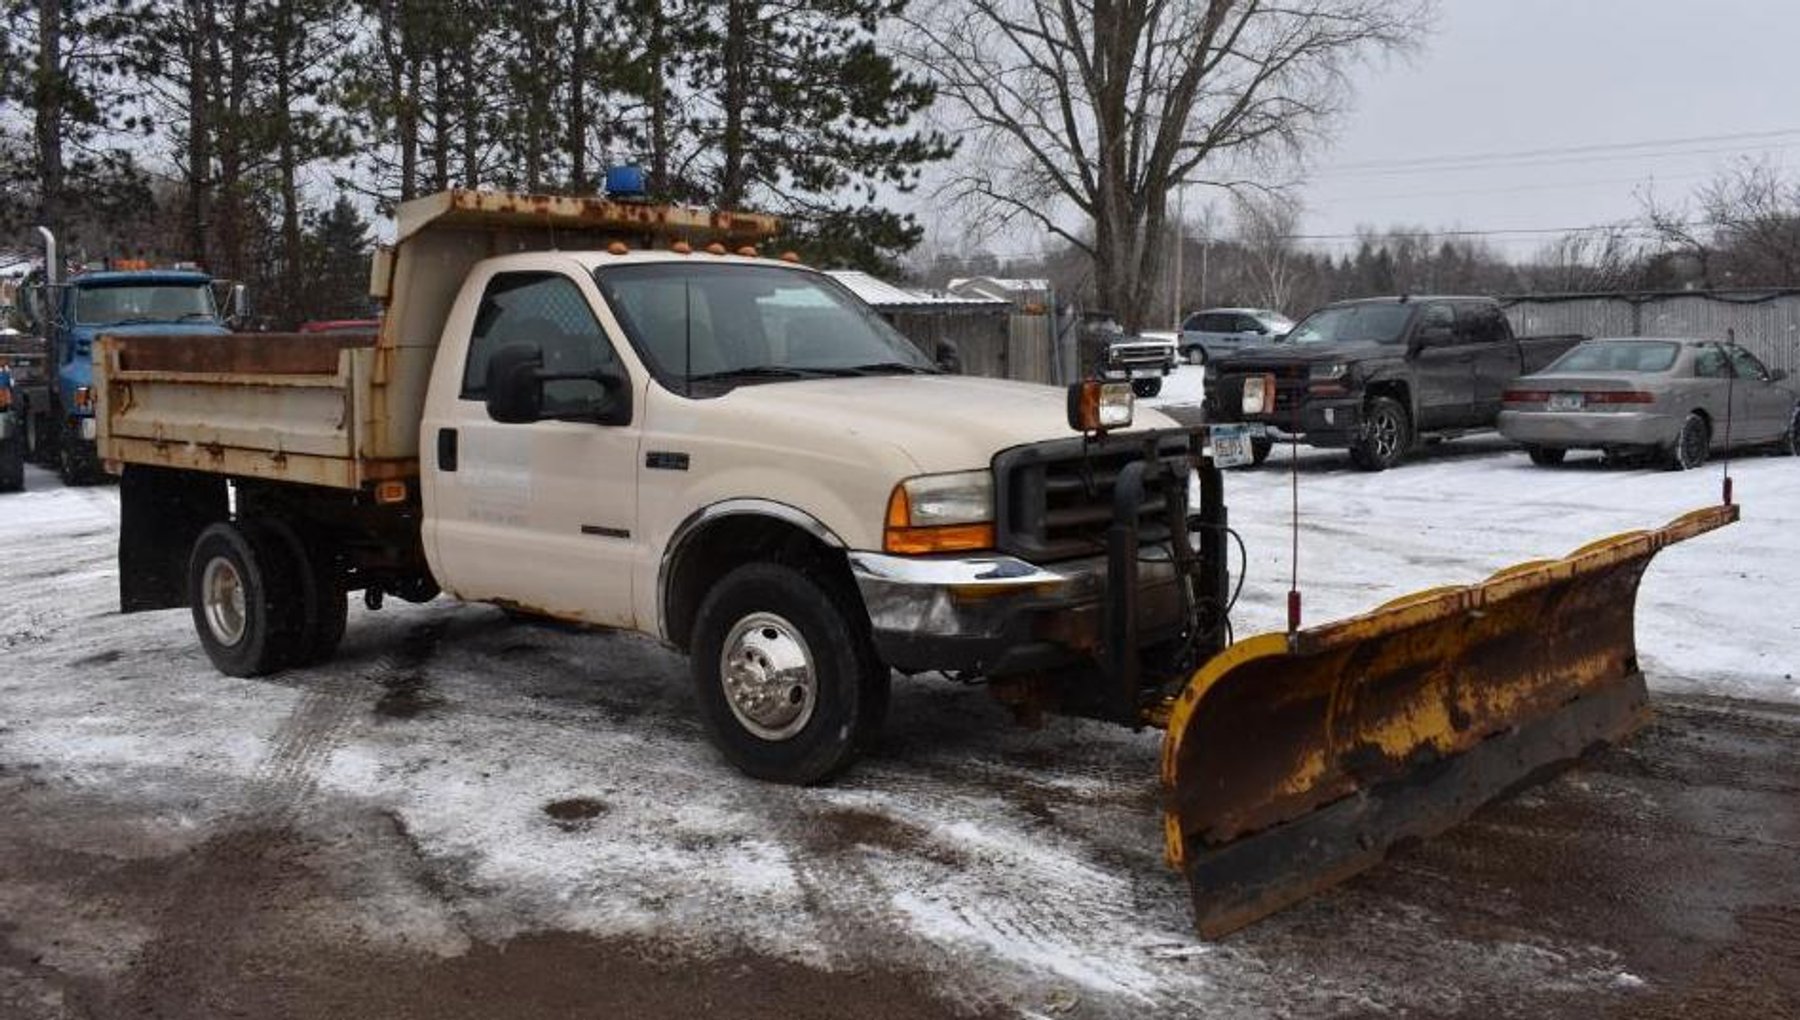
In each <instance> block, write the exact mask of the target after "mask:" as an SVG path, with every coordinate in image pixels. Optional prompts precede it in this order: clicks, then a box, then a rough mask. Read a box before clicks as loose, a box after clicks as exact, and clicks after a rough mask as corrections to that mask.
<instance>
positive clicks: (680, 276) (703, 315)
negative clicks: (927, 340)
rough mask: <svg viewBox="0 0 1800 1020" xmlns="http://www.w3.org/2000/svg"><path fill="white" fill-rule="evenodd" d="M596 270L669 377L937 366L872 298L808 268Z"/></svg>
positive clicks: (630, 329)
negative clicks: (871, 304)
mask: <svg viewBox="0 0 1800 1020" xmlns="http://www.w3.org/2000/svg"><path fill="white" fill-rule="evenodd" d="M594 278H595V279H596V280H598V281H599V283H600V289H601V290H602V291H603V292H605V294H606V300H607V302H608V303H609V304H610V305H611V306H612V309H613V311H614V313H615V314H617V315H618V317H619V320H620V323H621V324H622V325H623V326H624V327H625V331H626V333H627V334H629V335H630V337H631V341H632V344H633V345H634V346H635V347H636V348H637V350H638V353H639V354H640V355H642V356H643V358H644V360H645V361H646V362H648V363H649V365H650V369H651V371H653V372H655V373H656V375H657V377H658V378H659V379H662V380H663V381H664V382H665V383H679V382H680V381H681V380H683V379H686V378H692V379H693V380H694V381H705V380H708V379H721V378H724V377H728V376H729V377H734V378H735V379H737V380H744V379H757V380H763V379H783V378H805V377H808V376H815V375H862V374H872V373H875V372H890V371H891V372H905V373H910V372H933V371H936V368H935V367H934V366H933V364H932V363H931V361H930V360H928V359H927V358H926V357H925V355H923V354H922V353H920V352H919V350H918V348H916V347H914V346H913V345H912V342H911V341H909V340H907V339H906V337H904V336H902V335H901V334H900V333H899V332H898V331H897V330H895V329H894V328H893V327H892V326H890V325H888V324H887V323H886V322H884V321H883V320H882V319H881V318H880V317H879V316H878V315H876V314H875V312H874V311H873V310H871V309H870V308H869V307H868V306H867V305H865V304H863V303H862V302H861V301H859V300H857V298H856V297H855V296H853V295H852V294H851V293H850V292H849V291H847V290H845V289H844V288H843V287H842V286H841V285H839V284H838V283H836V282H835V281H833V280H831V279H830V278H829V277H824V276H820V275H819V274H817V273H814V272H810V271H807V270H803V269H786V268H782V267H778V266H753V265H744V264H741V263H740V264H731V263H726V264H723V265H710V266H709V265H705V264H695V263H694V262H658V263H647V264H642V265H628V266H607V267H604V268H601V269H598V270H596V271H595V273H594Z"/></svg>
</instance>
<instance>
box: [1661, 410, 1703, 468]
mask: <svg viewBox="0 0 1800 1020" xmlns="http://www.w3.org/2000/svg"><path fill="white" fill-rule="evenodd" d="M1711 446H1712V427H1711V426H1710V425H1708V424H1707V423H1706V416H1705V415H1702V414H1700V413H1699V412H1698V411H1695V412H1692V413H1690V414H1689V415H1688V416H1687V419H1686V420H1685V421H1683V422H1682V423H1681V431H1680V432H1677V433H1676V434H1675V444H1674V445H1673V446H1671V447H1670V448H1669V451H1668V461H1669V467H1670V468H1672V469H1674V470H1676V471H1689V470H1692V469H1694V468H1697V467H1699V466H1700V465H1702V464H1704V463H1706V455H1707V452H1708V451H1709V449H1710V448H1711Z"/></svg>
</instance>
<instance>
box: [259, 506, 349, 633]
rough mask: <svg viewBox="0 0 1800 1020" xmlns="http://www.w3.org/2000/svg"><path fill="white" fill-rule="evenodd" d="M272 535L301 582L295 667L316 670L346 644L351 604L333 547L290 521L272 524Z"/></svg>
mask: <svg viewBox="0 0 1800 1020" xmlns="http://www.w3.org/2000/svg"><path fill="white" fill-rule="evenodd" d="M268 527H269V531H270V533H271V534H273V535H275V536H276V537H278V538H279V539H280V540H281V545H282V547H283V548H285V549H286V550H287V553H288V563H287V566H289V567H291V568H292V570H293V573H292V577H293V579H294V580H295V581H296V582H297V585H298V589H299V593H298V605H299V607H300V615H299V620H298V623H299V626H298V629H297V630H296V632H295V634H294V639H293V646H292V648H291V649H290V651H291V655H290V661H289V662H288V663H287V665H292V666H301V667H305V666H316V665H318V664H319V663H321V662H325V661H327V660H329V659H330V658H331V657H332V656H333V655H335V654H336V653H337V648H338V645H339V644H340V643H341V642H342V641H343V640H344V624H345V621H346V619H347V617H348V614H349V600H348V599H347V598H346V596H345V594H344V583H343V578H342V576H341V574H340V573H339V572H338V569H337V558H336V556H334V555H333V553H332V550H331V547H330V546H329V545H328V544H327V543H325V542H323V541H320V540H318V539H317V538H314V537H311V536H309V535H308V534H307V533H305V532H303V531H302V530H300V529H296V528H295V527H294V526H293V525H291V524H288V523H287V522H286V521H276V522H273V523H272V524H270V525H269V526H268Z"/></svg>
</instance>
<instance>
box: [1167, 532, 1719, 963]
mask: <svg viewBox="0 0 1800 1020" xmlns="http://www.w3.org/2000/svg"><path fill="white" fill-rule="evenodd" d="M1737 517H1738V509H1737V507H1736V506H1733V505H1723V506H1717V507H1710V508H1707V509H1704V510H1697V511H1694V512H1692V513H1689V514H1687V515H1685V516H1683V517H1680V518H1678V519H1677V520H1675V521H1673V522H1672V523H1670V524H1669V525H1668V526H1666V527H1663V528H1659V529H1656V530H1654V531H1639V532H1630V533H1627V534H1623V535H1618V536H1615V537H1613V538H1608V539H1605V540H1603V541H1600V542H1596V543H1594V544H1592V545H1589V546H1586V547H1584V548H1582V549H1581V550H1579V551H1577V552H1575V553H1574V554H1572V555H1570V556H1569V557H1567V558H1566V559H1561V560H1544V561H1538V562H1533V563H1525V564H1521V565H1518V566H1515V567H1510V568H1508V569H1506V570H1503V571H1501V572H1500V573H1498V574H1495V575H1494V576H1493V577H1491V578H1489V579H1488V580H1486V581H1483V582H1481V583H1479V584H1475V585H1470V586H1468V587H1455V588H1438V589H1433V590H1430V591H1425V592H1420V593H1418V594H1415V595H1409V596H1406V597H1405V598H1402V599H1398V600H1395V601H1394V602H1390V603H1388V604H1387V605H1385V606H1382V607H1381V608H1379V609H1377V610H1375V611H1374V612H1371V613H1367V614H1364V615H1362V616H1357V617H1352V618H1350V619H1347V620H1341V621H1338V622H1335V623H1330V624H1326V625H1324V626H1320V627H1315V628H1311V629H1308V630H1303V631H1300V632H1298V633H1297V634H1294V635H1292V636H1291V637H1290V636H1289V635H1287V634H1265V635H1261V636H1258V637H1253V638H1249V639H1247V640H1245V641H1241V642H1238V643H1237V644H1235V645H1233V646H1231V647H1230V648H1228V649H1226V650H1225V651H1224V652H1222V653H1220V654H1219V655H1218V656H1216V657H1215V658H1213V659H1212V660H1211V661H1209V662H1207V663H1206V664H1205V665H1204V666H1202V667H1201V668H1200V669H1199V670H1198V671H1197V672H1196V673H1195V674H1194V676H1193V677H1192V678H1191V679H1190V680H1189V681H1188V683H1187V686H1186V687H1185V688H1184V689H1183V690H1182V692H1181V694H1180V695H1179V696H1178V697H1177V698H1176V699H1175V701H1174V703H1173V705H1172V707H1171V709H1170V712H1169V716H1168V733H1167V734H1166V736H1165V737H1164V740H1163V752H1162V781H1163V798H1164V819H1163V821H1164V833H1165V838H1166V852H1167V856H1168V860H1169V863H1170V865H1171V866H1173V867H1175V868H1176V869H1177V870H1179V871H1181V872H1182V873H1183V874H1184V875H1186V877H1187V880H1188V885H1189V887H1190V889H1191V890H1192V894H1193V901H1194V918H1195V922H1196V925H1197V927H1198V928H1199V931H1200V934H1201V935H1203V936H1205V937H1208V938H1213V937H1217V936H1220V935H1224V934H1226V933H1229V932H1231V931H1234V930H1236V929H1238V928H1241V927H1243V926H1244V925H1246V924H1249V923H1250V922H1252V921H1255V920H1257V919H1258V918H1261V917H1264V916H1266V915H1268V914H1270V913H1272V912H1274V911H1276V910H1279V909H1281V908H1282V907H1284V906H1287V905H1288V904H1291V903H1293V902H1295V901H1297V900H1299V899H1302V898H1304V897H1306V896H1308V895H1310V894H1312V893H1313V892H1316V891H1318V890H1320V889H1323V888H1326V887H1328V886H1331V885H1333V884H1335V883H1337V882H1340V881H1342V880H1344V879H1345V878H1348V877H1350V876H1351V875H1354V874H1356V873H1357V872H1359V871H1361V870H1363V869H1365V868H1367V867H1369V866H1371V865H1373V864H1375V863H1377V862H1378V861H1380V860H1381V859H1382V857H1383V856H1384V855H1385V854H1386V853H1387V851H1388V849H1389V848H1390V847H1392V846H1393V845H1394V844H1395V843H1396V842H1400V841H1403V840H1410V839H1423V838H1427V837H1429V836H1432V835H1435V834H1437V833H1439V832H1442V831H1443V830H1445V829H1447V828H1449V827H1450V826H1452V825H1454V824H1456V823H1457V822H1459V821H1461V820H1462V819H1464V818H1467V817H1468V816H1469V815H1470V814H1472V813H1473V812H1474V811H1475V810H1476V809H1477V808H1479V807H1480V806H1481V805H1482V804H1484V803H1486V802H1487V801H1489V800H1492V799H1493V798H1495V797H1497V796H1499V795H1501V794H1503V793H1505V792H1506V791H1508V790H1510V789H1512V788H1514V787H1517V786H1520V785H1524V784H1526V783H1529V782H1531V781H1534V780H1535V779H1537V778H1540V777H1542V776H1543V775H1545V774H1547V773H1548V772H1550V771H1553V770H1554V769H1556V768H1557V767H1559V766H1562V765H1565V764H1567V763H1569V762H1571V761H1573V760H1574V759H1576V758H1578V757H1580V756H1581V755H1582V754H1583V753H1584V752H1586V751H1588V750H1590V749H1593V748H1596V747H1599V746H1603V745H1606V744H1609V743H1612V742H1615V741H1617V740H1619V739H1620V738H1622V737H1624V736H1626V735H1627V734H1629V733H1630V732H1632V731H1633V730H1634V729H1636V728H1637V727H1638V726H1640V725H1641V724H1642V723H1643V722H1644V721H1645V720H1646V719H1647V718H1648V712H1649V707H1648V700H1647V698H1646V695H1645V690H1644V678H1643V673H1642V671H1641V670H1640V669H1639V667H1638V661H1637V650H1636V643H1635V640H1634V630H1633V629H1634V621H1635V610H1636V601H1637V588H1638V582H1639V581H1640V579H1641V578H1642V577H1643V573H1644V569H1645V567H1647V566H1648V565H1649V563H1650V559H1651V557H1653V556H1654V555H1655V554H1656V552H1657V551H1658V550H1660V549H1662V548H1663V547H1664V546H1667V545H1670V544H1672V543H1675V542H1679V541H1682V540H1683V539H1687V538H1691V537H1693V536H1695V535H1698V534H1701V533H1703V532H1706V531H1711V530H1713V529H1714V528H1718V527H1722V526H1723V525H1725V524H1729V523H1731V522H1732V521H1735V520H1737Z"/></svg>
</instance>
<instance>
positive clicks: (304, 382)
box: [94, 191, 780, 488]
mask: <svg viewBox="0 0 1800 1020" xmlns="http://www.w3.org/2000/svg"><path fill="white" fill-rule="evenodd" d="M395 221H396V222H395V239H394V243H393V245H392V247H389V248H384V249H381V250H380V251H378V252H377V253H376V256H375V262H374V268H373V272H372V274H371V280H370V294H371V296H372V297H374V298H375V299H376V300H377V301H379V302H381V303H382V305H383V306H384V307H385V308H386V313H385V314H384V315H383V316H382V319H381V326H380V328H379V330H378V331H376V332H372V333H261V334H248V333H247V334H233V335H230V336H215V337H193V336H183V337H174V336H144V335H130V336H122V335H121V336H105V337H102V338H101V339H100V343H99V345H98V347H97V356H96V362H95V370H96V376H95V387H94V389H95V399H96V401H97V406H96V415H95V416H96V419H97V426H96V427H97V430H98V435H97V438H98V442H99V453H100V457H101V459H102V460H103V461H105V462H106V464H107V466H108V469H109V470H111V471H114V472H117V471H119V470H121V469H122V468H123V466H124V465H126V464H144V465H153V466H160V467H172V468H183V469H188V470H197V471H210V472H218V473H222V474H229V475H234V476H239V477H249V478H267V479H273V480H278V481H290V482H299V483H304V484H309V485H326V486H333V487H338V488H361V487H363V486H366V485H369V484H372V483H375V482H381V481H387V480H392V479H399V478H406V477H408V476H411V475H415V474H417V473H418V465H419V417H420V414H421V412H422V411H423V409H424V406H425V392H426V388H427V386H428V385H429V382H430V378H431V367H432V362H433V361H434V360H435V357H436V354H437V346H438V341H439V340H440V338H441V337H442V335H443V329H444V322H445V320H446V319H447V318H448V317H449V314H450V308H451V305H452V304H453V303H454V302H455V301H456V298H457V295H458V294H459V293H460V291H461V289H462V285H463V279H464V277H465V276H466V275H467V274H468V271H469V270H470V269H471V268H472V267H473V266H474V265H475V264H476V263H478V262H480V261H481V260H483V259H486V258H490V257H493V256H497V255H506V254H511V253H514V252H523V251H543V250H548V249H562V250H566V251H588V250H606V249H607V248H608V246H609V245H612V244H614V243H624V244H626V245H627V246H629V247H634V248H644V247H654V246H666V245H672V244H674V243H676V242H688V243H690V244H704V243H706V242H709V241H720V242H723V243H725V244H728V245H731V246H733V247H736V246H739V245H746V244H748V245H755V244H759V243H763V242H766V241H768V240H769V239H770V238H772V237H774V236H775V234H776V233H777V231H778V230H779V229H780V224H779V222H778V221H777V220H775V219H774V218H773V217H770V216H763V215H759V214H755V213H737V212H723V211H715V210H707V209H694V208H688V207H680V206H667V205H649V204H635V203H623V202H609V201H605V200H602V199H594V198H565V197H555V196H547V195H515V194H508V193H496V192H475V191H447V192H443V193H440V194H436V195H430V196H427V197H425V198H420V199H415V200H414V201H411V202H406V203H403V204H402V205H401V206H400V208H399V210H398V211H397V213H396V217H395Z"/></svg>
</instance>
